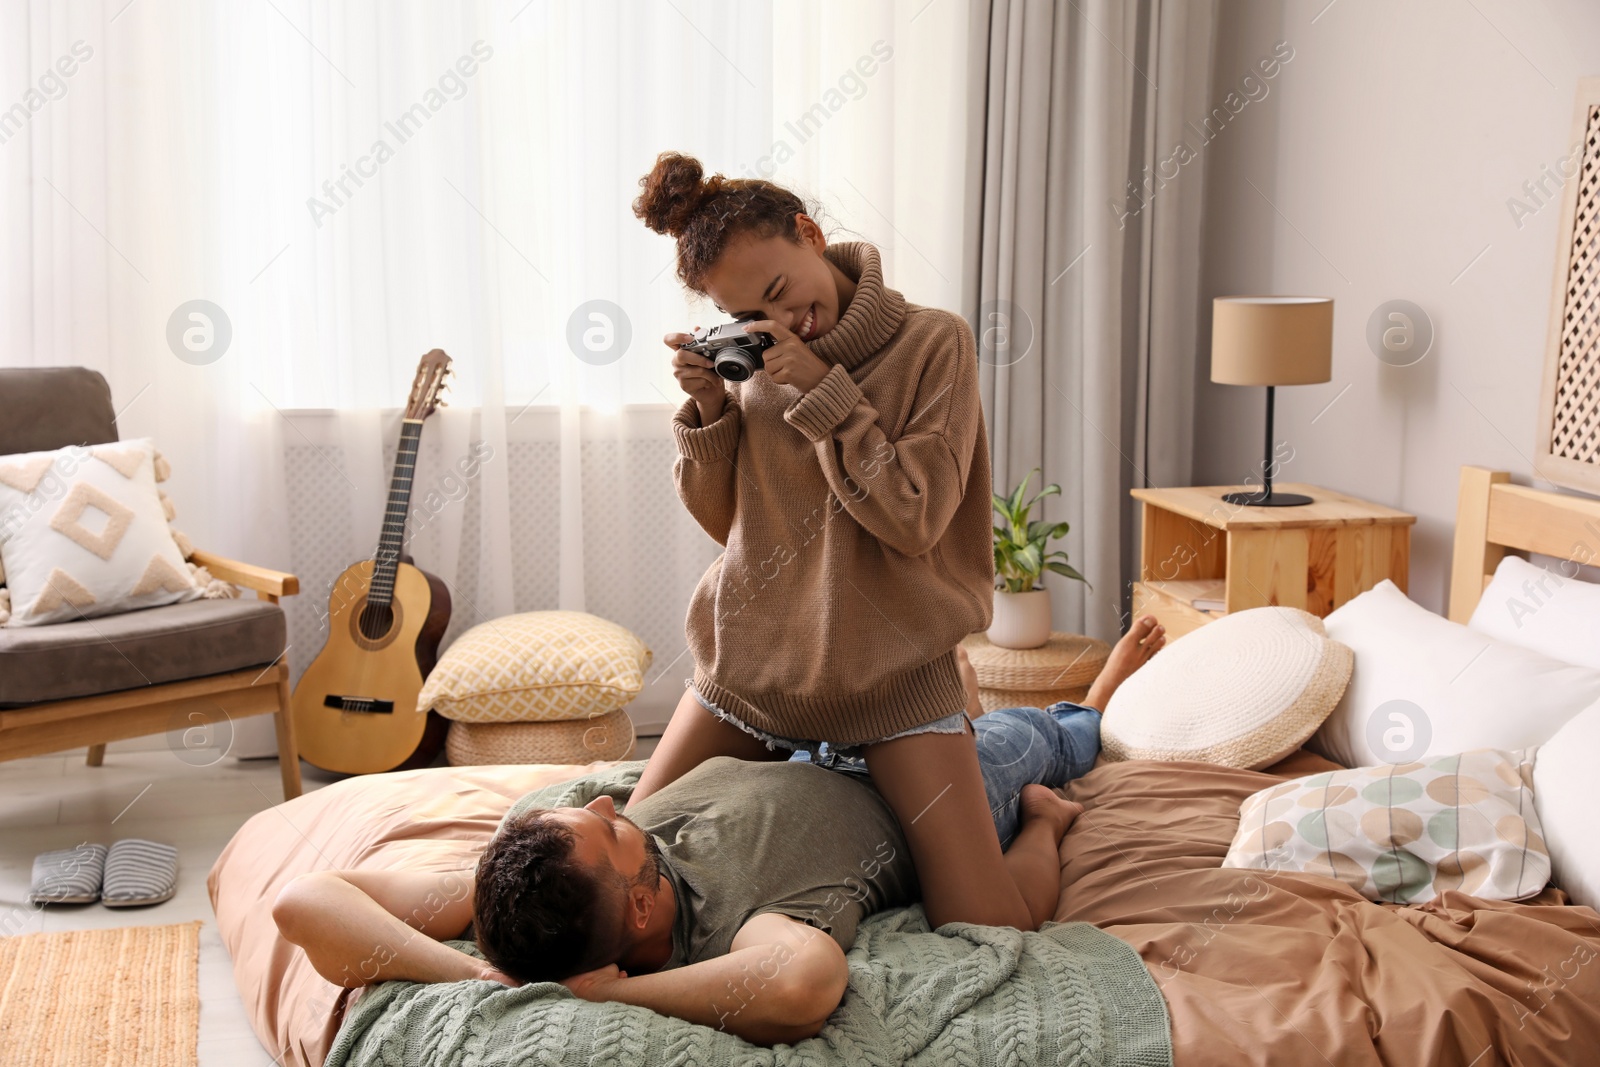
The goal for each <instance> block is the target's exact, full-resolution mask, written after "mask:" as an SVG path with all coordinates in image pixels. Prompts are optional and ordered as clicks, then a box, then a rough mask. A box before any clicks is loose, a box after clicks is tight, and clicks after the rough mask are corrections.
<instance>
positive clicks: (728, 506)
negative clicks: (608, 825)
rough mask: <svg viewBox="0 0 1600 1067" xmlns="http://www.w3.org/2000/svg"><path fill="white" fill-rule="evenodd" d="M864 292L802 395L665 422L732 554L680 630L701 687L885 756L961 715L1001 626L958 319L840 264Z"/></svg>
mask: <svg viewBox="0 0 1600 1067" xmlns="http://www.w3.org/2000/svg"><path fill="white" fill-rule="evenodd" d="M826 255H827V256H828V257H829V258H830V259H831V260H832V261H833V262H834V263H835V264H837V265H838V267H839V269H840V270H841V271H843V272H844V273H845V274H846V275H847V276H849V277H850V278H851V279H853V280H854V281H855V283H856V290H855V295H854V296H853V297H852V298H851V301H850V305H849V307H848V308H846V309H845V312H844V314H843V315H842V316H841V317H840V320H839V323H838V324H837V325H836V326H834V328H833V329H831V330H829V331H828V332H827V333H825V334H823V335H822V336H821V337H819V338H817V339H816V340H814V341H812V342H810V348H811V351H813V352H815V353H816V354H817V356H818V357H820V358H821V359H822V360H823V361H824V362H826V363H830V364H832V365H833V366H832V367H831V368H830V369H829V371H828V373H827V376H826V377H824V378H823V379H822V381H821V382H820V383H818V385H817V386H816V387H815V388H814V389H812V390H811V391H810V392H809V393H803V392H801V391H800V390H799V389H798V388H796V387H795V386H792V385H779V384H777V383H775V382H773V381H772V379H771V378H770V377H768V376H767V375H766V374H764V373H762V374H756V375H754V376H753V377H752V378H751V379H750V380H749V381H746V382H741V383H729V385H728V397H727V401H726V403H725V404H724V406H723V412H722V415H721V417H720V418H718V419H717V421H716V422H714V423H712V424H711V425H710V426H704V427H702V426H701V425H700V415H699V408H698V407H697V406H696V404H695V402H694V400H693V398H690V399H688V400H686V401H684V404H683V406H682V407H681V408H679V409H678V412H677V414H676V415H675V416H674V417H673V432H674V434H675V436H676V438H677V442H678V453H679V455H678V459H677V461H676V462H675V463H674V465H673V475H674V478H675V480H676V482H677V488H678V495H679V497H681V498H682V500H683V502H684V505H685V506H686V507H687V508H688V509H689V511H690V513H691V514H692V515H694V517H695V519H696V521H698V522H699V523H700V525H701V526H703V527H704V528H705V530H706V532H707V533H709V534H710V535H711V536H712V537H713V538H715V539H716V540H717V542H718V543H719V544H721V545H723V546H724V548H725V549H726V551H724V552H723V553H722V555H721V556H719V557H718V558H717V559H716V561H715V562H713V563H712V564H711V566H710V568H709V569H707V571H706V573H705V574H704V575H703V576H702V577H701V579H700V584H699V586H698V587H697V588H696V589H695V592H694V596H693V598H692V599H691V601H690V603H689V613H688V618H687V620H686V622H685V624H684V630H685V633H686V635H687V637H688V644H689V651H690V652H691V653H692V654H693V656H694V661H695V670H694V679H693V682H694V686H695V688H696V689H697V690H699V692H700V693H701V695H702V696H704V697H705V698H706V699H707V700H709V701H710V702H711V703H713V704H715V705H716V706H717V707H719V708H721V709H722V710H724V711H726V712H728V713H729V714H731V715H734V716H735V717H737V718H738V719H740V720H741V721H743V722H745V723H747V724H749V725H750V726H754V727H756V728H757V729H760V730H764V731H766V732H768V733H772V734H777V735H781V736H785V737H792V738H799V739H805V740H826V741H832V742H834V743H837V744H841V745H843V744H857V743H861V742H866V741H874V740H878V739H881V738H884V737H888V736H890V735H892V734H895V733H898V732H900V731H902V730H906V729H909V728H911V727H914V726H920V725H922V724H924V723H928V722H932V721H933V720H935V719H939V718H942V717H944V716H946V715H950V714H953V713H955V712H957V711H960V710H961V709H962V708H963V707H964V706H965V705H966V692H965V690H964V689H963V687H962V684H961V678H960V675H959V674H958V673H957V671H956V658H955V646H956V645H957V644H958V643H959V642H960V640H961V638H963V637H965V636H966V635H967V634H969V633H972V632H974V631H976V630H982V629H985V628H986V627H987V626H988V625H989V622H990V619H991V616H992V615H993V611H994V608H993V605H994V592H993V590H994V549H993V530H992V524H991V522H990V513H991V503H992V497H991V494H990V487H989V447H988V441H987V435H986V433H985V431H984V422H983V408H982V407H981V405H980V404H979V400H978V363H977V349H976V346H975V344H974V342H973V337H972V330H971V329H970V327H968V326H967V324H966V322H965V321H963V320H962V319H961V317H960V316H958V315H955V314H953V313H951V312H948V311H941V310H939V309H937V308H925V307H918V306H916V305H914V304H909V303H907V302H906V299H905V297H903V296H902V295H901V294H900V293H898V292H896V291H895V290H893V289H890V288H889V287H888V286H886V285H884V282H883V270H882V266H881V265H880V262H879V259H878V250H877V249H876V248H874V247H873V246H872V245H870V244H867V243H865V242H854V243H847V244H837V245H832V246H830V247H829V248H828V249H827V252H826Z"/></svg>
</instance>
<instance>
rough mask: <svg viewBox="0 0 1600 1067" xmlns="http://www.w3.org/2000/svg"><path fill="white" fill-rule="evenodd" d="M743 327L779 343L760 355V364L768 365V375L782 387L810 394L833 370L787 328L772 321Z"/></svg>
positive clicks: (759, 321) (748, 324)
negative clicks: (770, 337)
mask: <svg viewBox="0 0 1600 1067" xmlns="http://www.w3.org/2000/svg"><path fill="white" fill-rule="evenodd" d="M744 328H745V330H747V331H748V332H750V333H765V334H771V335H772V339H773V341H774V342H776V343H775V344H774V345H773V346H772V347H771V348H769V349H767V350H766V351H765V352H763V353H761V362H762V363H764V364H766V369H767V374H768V376H770V377H771V378H772V380H773V381H775V382H777V383H778V384H779V385H792V386H794V387H795V388H796V389H798V390H800V391H801V392H802V393H809V392H811V390H813V389H815V388H816V387H817V383H818V382H820V381H822V379H823V378H824V377H826V376H827V373H828V371H829V370H830V369H831V364H828V363H824V362H823V361H822V358H821V357H820V356H818V355H817V354H816V353H815V352H813V351H811V349H810V348H808V347H807V346H806V343H805V342H804V341H802V340H800V338H798V337H796V336H795V335H794V334H793V333H791V332H790V330H789V328H788V327H787V326H783V325H780V324H779V323H776V322H774V321H772V320H771V319H757V320H756V321H755V322H747V323H745V324H744Z"/></svg>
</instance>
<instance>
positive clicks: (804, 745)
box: [683, 678, 972, 769]
mask: <svg viewBox="0 0 1600 1067" xmlns="http://www.w3.org/2000/svg"><path fill="white" fill-rule="evenodd" d="M683 684H684V686H685V687H687V688H688V690H689V692H691V693H693V694H694V698H695V699H696V700H698V701H699V702H700V706H701V707H703V708H705V709H706V710H707V711H709V712H710V713H711V714H713V715H715V716H716V717H717V718H719V719H721V720H722V721H723V722H726V723H732V724H733V725H734V726H737V727H738V728H739V729H741V730H743V731H744V732H745V733H747V734H749V735H750V736H751V737H754V738H756V739H757V740H758V741H762V742H764V743H765V744H766V746H767V747H768V748H769V749H773V750H777V749H780V748H786V749H788V750H789V751H791V752H804V753H807V754H808V756H809V758H810V760H811V762H812V763H815V764H818V765H820V766H831V765H832V764H833V763H834V761H835V760H836V759H838V758H839V757H844V758H845V759H850V760H856V759H861V758H863V757H862V746H863V745H868V744H876V743H877V742H873V741H864V742H861V743H860V744H854V745H844V746H842V747H838V748H835V747H834V746H833V745H831V744H829V743H828V742H827V741H802V740H800V739H798V738H793V737H783V736H780V735H779V734H769V733H767V732H766V731H765V730H758V729H756V728H755V727H754V726H751V725H750V724H749V723H747V722H743V721H742V720H740V719H738V718H737V717H735V716H733V715H731V714H729V713H728V712H726V711H723V710H722V709H721V708H719V707H717V706H716V705H715V704H713V703H711V701H709V700H707V699H706V698H705V697H703V696H701V695H700V690H698V689H696V688H695V687H694V679H693V678H685V679H684V680H683ZM971 721H972V720H971V719H970V718H969V717H968V716H967V713H966V711H965V710H962V711H958V712H956V713H955V714H953V715H946V716H945V717H944V718H942V719H935V720H933V721H932V722H925V723H923V724H922V725H921V726H913V727H912V728H911V729H909V730H901V731H900V732H899V733H894V734H890V735H889V736H887V737H880V738H878V741H893V740H895V739H897V738H901V737H910V736H911V735H913V734H959V733H965V732H966V729H967V724H968V723H970V722H971ZM863 769H864V767H863Z"/></svg>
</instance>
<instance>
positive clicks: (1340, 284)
mask: <svg viewBox="0 0 1600 1067" xmlns="http://www.w3.org/2000/svg"><path fill="white" fill-rule="evenodd" d="M1280 40H1281V41H1287V42H1288V43H1289V45H1290V46H1291V47H1292V48H1293V49H1294V58H1293V59H1292V60H1290V61H1289V62H1288V63H1287V64H1286V65H1285V66H1284V67H1283V69H1282V71H1281V72H1280V73H1279V75H1278V77H1276V78H1275V79H1274V80H1273V81H1272V82H1271V83H1270V92H1269V93H1268V95H1267V96H1266V97H1264V98H1261V99H1259V100H1252V101H1251V102H1250V103H1249V104H1248V105H1247V106H1245V107H1244V108H1243V109H1242V110H1240V112H1239V114H1238V115H1237V116H1235V117H1234V118H1233V120H1232V121H1231V122H1230V123H1229V124H1228V125H1227V126H1226V127H1225V128H1224V129H1223V131H1222V133H1221V134H1220V135H1219V136H1218V137H1217V138H1216V139H1215V140H1214V141H1213V142H1212V143H1211V144H1210V145H1208V147H1207V148H1206V153H1207V155H1208V160H1207V166H1208V168H1209V170H1208V173H1207V178H1206V218H1205V226H1206V233H1205V253H1204V262H1203V267H1202V276H1201V295H1202V297H1203V298H1204V300H1205V304H1206V306H1205V308H1204V310H1203V312H1202V343H1201V345H1200V349H1199V352H1198V353H1197V358H1198V359H1199V360H1200V374H1199V377H1200V379H1201V385H1200V387H1199V389H1198V391H1197V397H1196V407H1197V412H1196V419H1195V460H1196V462H1195V477H1196V479H1197V484H1220V483H1225V482H1237V481H1240V480H1242V479H1243V478H1244V477H1245V475H1246V474H1247V473H1248V472H1250V471H1251V470H1252V469H1258V468H1259V465H1260V463H1261V456H1262V451H1263V447H1262V446H1263V439H1262V408H1263V406H1264V403H1265V400H1264V390H1260V389H1244V388H1238V387H1231V386H1217V385H1212V384H1210V382H1209V381H1208V380H1207V378H1208V369H1207V368H1208V366H1209V363H1208V361H1209V353H1210V345H1209V337H1210V298H1211V297H1214V296H1222V295H1227V294H1232V293H1260V292H1269V293H1309V294H1317V295H1325V296H1332V297H1333V298H1334V366H1333V380H1332V381H1331V382H1330V383H1328V384H1326V385H1316V386H1299V387H1294V388H1286V389H1280V390H1278V407H1277V412H1278V414H1277V423H1278V425H1277V437H1278V440H1279V441H1288V442H1289V443H1290V444H1292V446H1293V447H1294V450H1295V458H1294V459H1293V461H1292V462H1291V463H1290V464H1288V466H1287V468H1286V470H1285V471H1284V473H1283V474H1282V475H1281V477H1282V478H1283V479H1284V480H1286V481H1304V482H1310V483H1312V484H1316V485H1325V486H1328V487H1331V488H1335V489H1339V490H1342V491H1345V492H1348V493H1353V494H1356V495H1360V496H1363V497H1366V498H1368V499H1372V500H1376V501H1378V502H1380V503H1384V504H1389V505H1392V506H1395V507H1400V508H1404V509H1406V510H1407V511H1410V512H1412V513H1413V514H1415V515H1417V516H1418V523H1417V526H1416V527H1415V529H1414V531H1413V535H1412V536H1413V540H1412V567H1411V594H1412V596H1413V598H1414V599H1416V600H1418V601H1419V602H1420V603H1422V604H1424V605H1425V606H1427V607H1430V608H1433V609H1434V610H1439V611H1442V610H1443V609H1444V607H1445V601H1446V599H1447V591H1448V585H1449V564H1450V538H1451V533H1452V530H1453V528H1454V521H1455V499H1456V485H1457V477H1458V470H1459V468H1460V466H1461V465H1462V464H1467V463H1471V464H1482V465H1487V466H1493V467H1496V468H1501V469H1505V470H1509V471H1511V472H1512V476H1513V479H1514V480H1515V481H1518V482H1521V483H1523V484H1533V485H1538V486H1541V487H1548V483H1546V482H1544V481H1543V480H1541V479H1539V478H1538V477H1536V476H1535V475H1534V470H1533V456H1534V435H1535V427H1536V420H1537V406H1538V399H1539V387H1540V377H1541V374H1542V370H1543V357H1544V349H1545V330H1546V317H1547V316H1548V314H1549V308H1550V295H1551V286H1552V279H1553V277H1554V270H1555V255H1556V248H1555V246H1556V239H1557V233H1556V231H1557V228H1558V226H1559V216H1560V202H1559V197H1556V198H1555V200H1554V202H1551V203H1549V204H1548V205H1547V206H1545V207H1543V208H1540V209H1538V210H1536V211H1535V212H1534V213H1533V214H1532V215H1531V216H1527V217H1524V218H1522V219H1521V220H1520V222H1521V225H1520V226H1519V225H1518V220H1516V219H1514V217H1513V215H1512V212H1511V211H1510V209H1509V208H1508V206H1507V201H1508V200H1509V199H1510V198H1512V197H1518V198H1520V199H1521V200H1523V202H1524V203H1526V204H1528V205H1529V206H1530V207H1533V206H1535V205H1534V202H1533V201H1532V200H1530V199H1529V198H1528V195H1527V194H1526V193H1525V192H1524V190H1523V188H1522V186H1523V183H1524V182H1526V181H1534V182H1537V181H1538V180H1539V179H1540V177H1541V168H1543V167H1545V166H1548V167H1549V168H1550V169H1551V170H1552V171H1554V170H1555V169H1556V166H1557V161H1558V160H1559V159H1561V158H1562V157H1564V156H1566V155H1567V154H1568V152H1569V150H1570V148H1571V146H1570V145H1569V144H1568V143H1567V142H1568V138H1569V133H1570V126H1571V121H1572V110H1573V100H1574V93H1575V91H1576V84H1577V80H1578V79H1579V78H1580V77H1584V76H1593V75H1600V4H1595V3H1594V2H1593V0H1470V2H1463V0H1335V2H1333V3H1332V4H1329V3H1328V0H1260V2H1253V0H1252V2H1237V3H1227V4H1224V5H1223V9H1222V12H1221V25H1220V26H1219V28H1218V33H1217V51H1216V62H1215V69H1214V76H1213V78H1214V82H1213V84H1214V100H1213V103H1220V102H1221V101H1222V99H1223V97H1224V95H1225V94H1226V93H1227V92H1228V91H1229V90H1230V89H1234V88H1236V87H1237V86H1238V85H1239V81H1240V78H1241V77H1242V76H1243V75H1244V74H1245V73H1247V72H1248V71H1249V70H1250V69H1251V68H1252V66H1253V65H1254V64H1255V63H1256V61H1257V60H1258V59H1260V58H1261V57H1263V56H1267V55H1269V54H1270V53H1271V52H1272V49H1273V46H1274V44H1275V43H1276V42H1278V41H1280ZM1252 183H1253V184H1254V186H1255V188H1252ZM1547 187H1550V188H1552V191H1553V187H1552V186H1550V185H1549V183H1548V181H1547ZM1269 201H1270V202H1269ZM1469 264H1470V266H1469ZM1395 298H1403V299H1407V300H1411V301H1414V302H1415V303H1417V304H1419V305H1421V307H1422V308H1423V309H1424V310H1426V311H1427V312H1428V313H1429V315H1430V316H1431V318H1432V320H1433V324H1434V329H1435V341H1434V345H1433V349H1432V351H1431V352H1430V353H1429V354H1428V355H1427V357H1426V358H1425V359H1423V360H1422V361H1421V362H1420V363H1418V364H1416V365H1415V366H1412V367H1408V368H1397V367H1390V366H1386V365H1384V364H1382V363H1380V362H1379V360H1378V359H1377V358H1376V357H1375V356H1374V355H1373V353H1372V351H1371V350H1370V349H1369V348H1368V347H1367V344H1366V340H1365V333H1366V323H1367V319H1368V316H1369V315H1370V314H1371V313H1372V311H1373V310H1374V309H1375V308H1376V307H1377V306H1378V305H1379V304H1381V303H1383V302H1384V301H1387V300H1391V299H1395ZM1346 390H1347V391H1346ZM1342 391H1343V393H1342V395H1341V392H1342ZM1335 398H1337V400H1336V399H1335ZM1330 403H1331V404H1332V406H1331V407H1329V406H1328V405H1329V404H1330ZM1325 408H1326V410H1325V411H1324V409H1325ZM1313 420H1315V421H1314V422H1313Z"/></svg>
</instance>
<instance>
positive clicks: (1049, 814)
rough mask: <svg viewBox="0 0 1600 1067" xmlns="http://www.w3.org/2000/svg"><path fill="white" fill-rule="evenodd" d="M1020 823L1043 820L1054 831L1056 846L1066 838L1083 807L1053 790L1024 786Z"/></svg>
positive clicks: (1044, 787)
mask: <svg viewBox="0 0 1600 1067" xmlns="http://www.w3.org/2000/svg"><path fill="white" fill-rule="evenodd" d="M1021 809H1022V810H1021V814H1022V821H1024V822H1027V821H1030V820H1032V819H1044V820H1045V821H1047V822H1048V823H1049V824H1050V826H1051V828H1052V829H1053V830H1054V831H1055V837H1056V844H1060V843H1061V839H1062V838H1063V837H1066V836H1067V830H1068V829H1070V828H1071V826H1072V820H1074V819H1076V818H1077V817H1078V816H1079V815H1082V814H1083V805H1082V804H1079V803H1078V802H1077V801H1076V800H1068V799H1067V798H1065V797H1063V796H1062V795H1061V794H1060V793H1057V792H1056V791H1055V790H1054V789H1051V788H1050V787H1048V786H1043V785H1038V784H1034V785H1025V786H1023V787H1022V801H1021Z"/></svg>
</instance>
